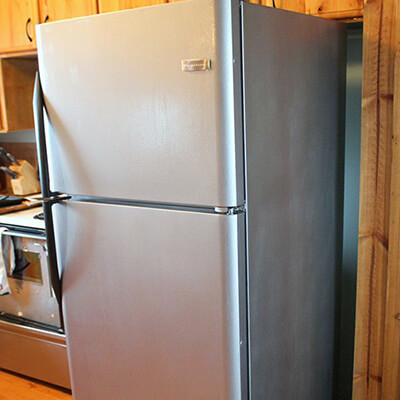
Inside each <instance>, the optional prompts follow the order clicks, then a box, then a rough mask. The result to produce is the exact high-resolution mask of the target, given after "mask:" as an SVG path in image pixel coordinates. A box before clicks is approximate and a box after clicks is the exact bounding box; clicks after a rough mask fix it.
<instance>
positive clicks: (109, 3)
mask: <svg viewBox="0 0 400 400" xmlns="http://www.w3.org/2000/svg"><path fill="white" fill-rule="evenodd" d="M98 1H99V12H101V13H106V12H110V11H119V10H127V9H128V8H136V7H146V6H154V5H156V4H163V3H167V0H98Z"/></svg>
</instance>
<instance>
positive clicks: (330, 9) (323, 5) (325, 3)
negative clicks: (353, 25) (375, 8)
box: [306, 0, 364, 19]
mask: <svg viewBox="0 0 400 400" xmlns="http://www.w3.org/2000/svg"><path fill="white" fill-rule="evenodd" d="M363 9H364V2H363V0H306V13H307V14H311V15H318V16H321V17H325V18H334V19H338V18H354V17H361V16H362V15H363Z"/></svg>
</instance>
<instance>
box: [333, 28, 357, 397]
mask: <svg viewBox="0 0 400 400" xmlns="http://www.w3.org/2000/svg"><path fill="white" fill-rule="evenodd" d="M361 91H362V27H360V26H359V25H358V26H355V27H351V25H350V26H349V29H348V36H347V83H346V139H345V169H344V171H345V177H344V220H343V267H342V271H341V293H340V328H339V346H338V352H339V354H338V367H339V369H338V384H337V396H336V398H337V399H338V400H339V399H340V400H350V399H351V394H352V380H353V353H354V326H355V303H356V282H357V253H358V252H357V246H358V208H359V207H358V206H359V192H360V146H361Z"/></svg>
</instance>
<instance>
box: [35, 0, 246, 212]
mask: <svg viewBox="0 0 400 400" xmlns="http://www.w3.org/2000/svg"><path fill="white" fill-rule="evenodd" d="M239 24H240V17H239V3H236V2H231V1H230V0H218V1H215V0H192V1H185V2H178V3H173V4H163V5H160V6H153V7H143V8H137V9H133V10H126V11H122V12H116V13H109V14H101V15H96V16H91V17H85V18H79V19H73V20H68V21H57V22H56V23H49V24H43V25H42V26H40V25H38V27H37V31H38V32H37V38H38V58H39V70H40V78H41V83H42V86H43V93H44V100H45V104H46V112H47V115H48V119H47V122H46V137H47V144H48V154H49V166H50V183H51V185H50V186H51V190H53V191H57V192H61V193H68V194H75V195H84V196H95V197H113V198H119V199H132V200H136V201H146V202H147V201H152V202H156V203H159V202H165V203H171V204H189V205H202V206H238V205H241V204H243V202H244V195H243V151H242V135H241V132H242V116H241V69H240V34H239V33H240V30H239ZM235 103H237V104H236V107H235Z"/></svg>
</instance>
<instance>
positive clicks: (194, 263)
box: [35, 0, 345, 400]
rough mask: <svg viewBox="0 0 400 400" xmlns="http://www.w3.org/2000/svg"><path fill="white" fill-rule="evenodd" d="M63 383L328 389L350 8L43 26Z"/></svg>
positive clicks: (79, 397) (176, 7) (143, 12)
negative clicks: (335, 13) (317, 13)
mask: <svg viewBox="0 0 400 400" xmlns="http://www.w3.org/2000/svg"><path fill="white" fill-rule="evenodd" d="M37 40H38V57H39V75H40V78H38V80H37V82H36V90H35V120H36V130H37V138H38V143H39V155H40V164H41V181H42V190H43V196H44V198H45V200H44V208H45V215H46V228H47V236H48V242H49V251H50V255H49V260H50V265H51V271H52V282H53V288H54V293H55V295H56V297H57V298H58V299H60V301H62V307H63V311H64V318H65V331H66V335H67V343H68V351H69V362H70V372H71V378H72V391H73V396H74V400H106V399H107V400H108V399H115V400H188V399H190V400H239V399H241V400H245V399H251V400H289V399H290V400H292V399H296V400H327V399H330V398H331V393H332V385H333V383H332V382H333V378H332V376H333V364H334V337H335V324H334V319H335V286H336V269H337V266H338V262H339V260H338V252H337V250H338V246H339V243H340V227H341V222H340V221H341V217H340V208H341V189H340V188H341V180H342V166H341V161H340V160H341V156H340V154H341V152H340V146H341V144H340V143H341V134H342V108H343V98H342V89H343V83H344V80H343V76H344V50H345V46H344V43H345V31H344V27H343V26H342V25H341V24H339V23H336V22H333V21H326V20H321V19H318V18H313V17H307V16H304V15H299V14H294V13H290V12H286V11H282V10H277V9H273V8H267V7H263V6H258V5H254V4H247V3H243V2H239V1H237V0H233V1H230V0H189V1H184V2H178V3H172V4H164V5H159V6H154V7H146V8H140V9H134V10H129V11H122V12H115V13H110V14H103V15H97V16H91V17H85V18H78V19H74V20H69V21H64V22H63V21H61V22H55V23H49V24H42V25H39V26H38V28H37Z"/></svg>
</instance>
